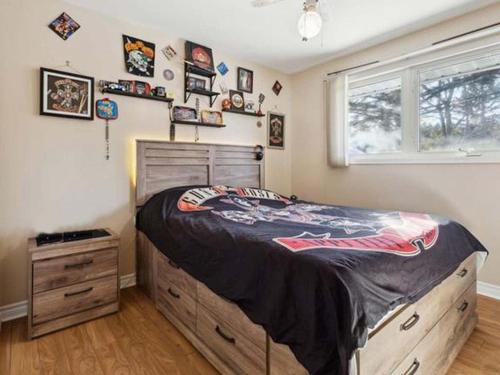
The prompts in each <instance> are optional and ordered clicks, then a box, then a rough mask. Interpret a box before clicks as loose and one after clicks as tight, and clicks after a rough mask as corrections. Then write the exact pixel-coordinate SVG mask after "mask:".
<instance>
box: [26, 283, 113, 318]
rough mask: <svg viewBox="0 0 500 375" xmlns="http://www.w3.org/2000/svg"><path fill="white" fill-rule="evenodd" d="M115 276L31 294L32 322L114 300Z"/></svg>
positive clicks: (69, 313)
mask: <svg viewBox="0 0 500 375" xmlns="http://www.w3.org/2000/svg"><path fill="white" fill-rule="evenodd" d="M117 289H118V285H117V282H116V276H108V277H105V278H102V279H98V280H93V281H87V282H84V283H80V284H77V285H72V286H67V287H64V288H59V289H54V290H49V291H47V292H41V293H38V294H35V295H34V296H33V323H34V324H38V323H42V322H46V321H49V320H52V319H56V318H59V317H62V316H66V315H71V314H74V313H77V312H79V311H83V310H89V309H91V308H94V307H98V306H101V305H105V304H107V303H111V302H115V301H116V299H117V292H118V291H117Z"/></svg>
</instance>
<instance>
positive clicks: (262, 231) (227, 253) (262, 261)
mask: <svg viewBox="0 0 500 375" xmlns="http://www.w3.org/2000/svg"><path fill="white" fill-rule="evenodd" d="M137 228H138V229H139V230H141V231H142V232H144V233H145V234H146V236H147V237H148V238H149V239H150V240H151V241H152V242H153V244H154V245H155V246H156V247H157V248H158V249H159V250H160V251H162V252H164V253H165V254H166V255H167V256H168V257H169V258H171V259H172V260H173V261H174V262H176V263H177V264H178V265H179V266H180V267H181V268H183V269H184V270H185V271H186V272H188V273H189V274H191V275H192V276H193V277H195V278H196V279H198V280H200V281H202V282H203V283H205V284H206V285H207V286H208V287H209V288H210V289H212V290H213V291H214V292H215V293H217V294H219V295H220V296H223V297H225V298H227V299H229V300H231V301H233V302H235V303H236V304H238V306H239V307H240V308H241V309H242V310H243V311H244V312H245V314H246V315H247V316H248V317H249V318H250V319H251V320H252V321H253V322H254V323H257V324H260V325H262V326H263V327H264V329H265V330H266V331H267V332H268V333H269V334H270V336H271V337H272V339H273V340H274V341H275V342H278V343H283V344H287V345H289V346H290V348H291V350H292V351H293V353H294V354H295V356H296V357H297V359H298V360H299V361H300V363H302V364H303V365H304V367H305V368H306V369H308V370H309V372H310V373H311V374H347V373H348V369H349V359H350V358H351V356H352V354H353V352H354V351H355V350H356V349H357V348H359V347H361V346H363V345H364V343H365V341H366V339H367V330H368V328H372V327H374V326H375V325H376V324H377V322H378V321H379V320H380V319H381V318H382V317H383V316H384V315H386V314H387V313H388V312H389V311H390V310H392V309H394V308H395V307H397V306H398V305H400V304H403V303H412V302H415V301H416V300H418V299H419V298H420V297H422V296H423V295H424V294H425V293H426V292H428V291H429V290H430V289H432V288H433V287H435V286H436V285H437V284H439V283H440V282H441V281H443V280H444V279H445V278H447V277H448V276H449V275H450V274H451V273H452V272H453V271H454V270H455V269H456V268H457V267H458V265H459V264H460V263H461V262H462V261H463V260H464V259H466V258H467V257H468V256H469V255H471V254H472V253H473V252H475V251H486V250H485V249H484V247H483V246H482V245H481V244H480V243H479V242H478V240H477V239H476V238H474V237H473V236H472V235H471V233H470V232H468V231H467V230H466V229H465V228H464V227H462V226H461V225H460V224H457V223H455V222H453V221H449V220H448V219H445V218H442V217H437V216H433V215H432V216H431V215H427V214H416V213H403V212H396V211H373V210H366V209H359V208H351V207H340V206H330V205H319V204H315V203H308V202H302V201H296V202H292V201H290V200H288V199H286V198H284V197H282V196H280V195H278V194H275V193H272V192H269V191H264V190H257V189H249V188H241V189H232V188H227V187H199V186H198V187H182V188H174V189H169V190H165V191H163V192H161V193H159V194H157V195H155V196H154V197H152V198H151V199H150V200H149V201H148V202H147V203H146V204H145V206H144V207H143V208H142V209H141V210H140V211H139V212H138V215H137Z"/></svg>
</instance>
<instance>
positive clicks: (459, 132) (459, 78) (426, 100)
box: [419, 66, 500, 152]
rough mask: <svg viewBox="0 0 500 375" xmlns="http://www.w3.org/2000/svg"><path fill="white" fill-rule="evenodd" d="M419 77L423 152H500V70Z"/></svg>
mask: <svg viewBox="0 0 500 375" xmlns="http://www.w3.org/2000/svg"><path fill="white" fill-rule="evenodd" d="M477 70H478V69H477V68H476V69H473V70H472V72H470V73H466V74H453V71H461V69H460V67H459V66H455V67H452V68H448V69H445V70H444V71H439V70H438V71H431V72H427V73H422V74H421V75H420V106H419V110H420V151H424V152H425V151H455V150H458V149H460V148H462V149H471V148H472V149H475V150H482V151H488V150H498V149H500V68H496V69H490V70H483V71H479V72H477Z"/></svg>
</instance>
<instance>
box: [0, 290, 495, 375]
mask: <svg viewBox="0 0 500 375" xmlns="http://www.w3.org/2000/svg"><path fill="white" fill-rule="evenodd" d="M121 302H122V304H121V311H120V312H119V313H118V314H114V315H110V316H107V317H104V318H101V319H98V320H94V321H91V322H88V323H85V324H81V325H79V326H76V327H73V328H68V329H66V330H63V331H60V332H57V333H53V334H49V335H46V336H43V337H41V338H39V339H35V340H32V341H28V340H26V319H18V320H15V321H12V322H7V323H4V324H3V325H2V332H1V333H0V375H9V374H11V375H14V374H15V375H17V374H22V375H28V374H61V375H70V374H89V375H94V374H95V375H99V374H147V375H154V374H161V375H174V374H194V375H211V374H217V372H216V371H215V370H214V368H213V367H212V366H211V365H210V364H209V363H208V362H207V361H206V360H205V359H204V358H203V357H202V356H201V355H200V354H199V353H198V352H197V351H196V350H195V349H194V348H193V347H192V346H191V345H190V344H189V342H188V341H187V340H186V339H184V337H183V336H182V335H181V334H180V333H178V332H177V330H176V329H175V328H174V327H173V326H172V325H171V324H170V323H169V322H168V321H167V320H166V319H165V318H164V317H163V316H162V315H161V314H160V313H159V312H158V311H156V309H155V308H154V306H153V304H152V303H151V301H150V300H149V299H148V298H147V297H145V296H144V295H143V294H142V293H141V292H140V291H138V290H137V289H136V288H129V289H126V290H123V291H122V300H121ZM478 311H479V325H478V327H477V328H476V330H475V331H474V333H473V334H472V336H471V338H470V340H469V341H468V342H467V344H466V345H465V346H464V348H463V350H462V352H461V353H460V355H459V357H458V358H457V360H456V361H455V363H454V364H453V367H452V368H451V370H450V372H449V373H448V375H475V374H500V301H496V300H492V299H489V298H485V297H480V298H479V308H478ZM425 375H431V374H425Z"/></svg>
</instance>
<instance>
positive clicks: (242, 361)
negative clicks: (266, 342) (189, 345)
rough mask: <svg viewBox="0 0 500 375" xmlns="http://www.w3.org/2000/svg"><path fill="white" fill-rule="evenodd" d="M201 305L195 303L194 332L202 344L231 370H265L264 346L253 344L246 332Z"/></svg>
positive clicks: (242, 371) (255, 373) (247, 371)
mask: <svg viewBox="0 0 500 375" xmlns="http://www.w3.org/2000/svg"><path fill="white" fill-rule="evenodd" d="M224 318H225V317H220V316H217V317H216V316H215V315H213V314H212V313H210V312H208V311H207V309H206V308H204V307H203V306H202V305H199V306H198V316H197V323H196V333H197V335H198V337H200V338H201V339H202V340H203V342H204V344H205V345H206V346H207V347H209V348H210V349H211V351H212V352H213V353H214V354H215V355H216V356H217V357H219V358H220V359H221V360H222V361H223V362H224V363H225V364H226V365H227V366H228V367H229V368H231V370H233V372H234V374H249V375H250V374H251V375H258V374H262V375H263V374H265V373H266V350H265V348H264V350H262V348H260V347H258V346H256V345H255V344H254V343H253V342H251V341H250V340H248V339H247V337H246V335H245V334H243V333H241V332H240V331H238V330H236V329H234V328H233V327H232V326H231V325H229V324H227V323H226V322H225V320H224Z"/></svg>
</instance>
